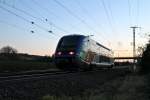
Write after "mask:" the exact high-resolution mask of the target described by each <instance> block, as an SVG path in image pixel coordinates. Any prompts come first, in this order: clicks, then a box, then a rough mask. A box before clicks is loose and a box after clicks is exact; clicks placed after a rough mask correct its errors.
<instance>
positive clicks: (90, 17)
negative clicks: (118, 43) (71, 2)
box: [75, 0, 106, 36]
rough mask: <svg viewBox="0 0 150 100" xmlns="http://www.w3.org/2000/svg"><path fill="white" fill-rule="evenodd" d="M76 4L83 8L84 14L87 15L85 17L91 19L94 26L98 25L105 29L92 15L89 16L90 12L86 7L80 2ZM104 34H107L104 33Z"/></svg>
mask: <svg viewBox="0 0 150 100" xmlns="http://www.w3.org/2000/svg"><path fill="white" fill-rule="evenodd" d="M75 2H76V4H77V5H78V6H79V7H80V8H81V11H82V13H85V15H87V17H89V19H90V20H92V22H93V23H94V24H96V25H97V26H98V27H99V28H100V29H104V28H103V27H102V25H101V24H99V23H97V21H96V20H95V18H94V17H93V16H92V15H91V14H89V12H88V10H87V9H86V8H85V7H83V6H82V5H81V4H80V2H79V1H78V0H75ZM104 33H106V32H104ZM102 35H103V34H102ZM103 36H104V35H103Z"/></svg>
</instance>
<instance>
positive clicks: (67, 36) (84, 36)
mask: <svg viewBox="0 0 150 100" xmlns="http://www.w3.org/2000/svg"><path fill="white" fill-rule="evenodd" d="M70 36H81V37H86V36H84V35H80V34H71V35H65V36H63V37H70Z"/></svg>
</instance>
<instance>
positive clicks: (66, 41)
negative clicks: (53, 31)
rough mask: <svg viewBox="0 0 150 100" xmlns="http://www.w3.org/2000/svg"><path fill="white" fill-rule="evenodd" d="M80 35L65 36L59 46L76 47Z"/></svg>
mask: <svg viewBox="0 0 150 100" xmlns="http://www.w3.org/2000/svg"><path fill="white" fill-rule="evenodd" d="M79 38H80V37H79V36H70V37H64V38H62V40H61V41H60V43H59V47H75V46H76V45H77V44H78V41H79Z"/></svg>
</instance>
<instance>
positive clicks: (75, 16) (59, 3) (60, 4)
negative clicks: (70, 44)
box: [53, 0, 103, 39]
mask: <svg viewBox="0 0 150 100" xmlns="http://www.w3.org/2000/svg"><path fill="white" fill-rule="evenodd" d="M53 1H54V2H55V3H56V4H58V5H59V6H60V7H62V8H63V9H64V10H65V11H66V12H68V13H69V14H70V15H71V16H73V17H74V18H76V19H77V20H79V21H80V22H81V23H82V24H84V25H85V27H86V28H88V29H90V30H91V31H93V32H95V33H99V32H97V31H96V30H95V29H94V28H93V27H91V26H90V25H89V24H88V23H87V22H86V21H85V20H83V19H82V18H81V17H79V16H77V15H76V14H74V13H73V12H72V11H71V10H70V9H69V8H67V7H66V6H65V5H64V4H62V3H61V2H59V1H58V0H53ZM100 38H102V37H101V36H100ZM102 39H103V38H102Z"/></svg>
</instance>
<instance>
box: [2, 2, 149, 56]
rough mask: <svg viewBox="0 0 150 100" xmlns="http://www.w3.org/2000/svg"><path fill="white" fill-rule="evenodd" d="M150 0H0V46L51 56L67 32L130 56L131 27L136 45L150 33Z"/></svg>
mask: <svg viewBox="0 0 150 100" xmlns="http://www.w3.org/2000/svg"><path fill="white" fill-rule="evenodd" d="M149 5H150V0H0V30H1V32H0V48H2V47H3V46H7V45H9V46H12V47H14V48H16V49H17V50H18V52H20V53H29V54H33V55H52V54H53V53H54V51H55V48H56V45H57V43H58V40H59V39H60V38H61V37H62V36H64V35H69V34H83V35H94V36H92V37H91V38H92V39H94V40H96V41H98V42H99V43H101V44H103V45H105V46H106V47H108V48H110V49H112V50H114V52H115V56H124V55H126V56H132V40H133V39H132V35H133V34H132V29H131V28H130V27H131V26H138V27H140V28H138V29H136V46H142V45H144V44H145V43H146V41H147V38H146V36H147V35H148V34H149V32H150V28H149V26H150V20H149V18H150V6H149Z"/></svg>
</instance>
